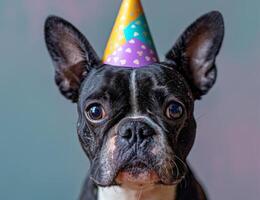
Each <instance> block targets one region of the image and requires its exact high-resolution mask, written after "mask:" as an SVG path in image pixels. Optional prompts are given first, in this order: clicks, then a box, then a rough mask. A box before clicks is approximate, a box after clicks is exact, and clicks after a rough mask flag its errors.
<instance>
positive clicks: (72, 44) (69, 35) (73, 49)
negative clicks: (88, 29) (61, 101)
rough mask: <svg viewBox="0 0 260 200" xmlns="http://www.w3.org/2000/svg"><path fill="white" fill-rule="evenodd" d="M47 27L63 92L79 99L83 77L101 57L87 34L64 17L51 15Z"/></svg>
mask: <svg viewBox="0 0 260 200" xmlns="http://www.w3.org/2000/svg"><path fill="white" fill-rule="evenodd" d="M44 28H45V29H44V33H45V42H46V45H47V48H48V51H49V53H50V56H51V58H52V60H53V63H54V66H55V82H56V84H57V86H58V87H59V90H60V92H61V93H62V94H63V96H65V97H66V98H67V99H70V100H71V101H72V102H77V101H78V96H79V89H80V86H81V83H82V81H83V80H84V78H85V77H86V75H87V73H88V72H89V71H90V70H91V68H94V67H96V66H98V65H99V64H100V59H99V58H98V56H97V54H96V52H95V51H94V49H93V48H92V47H91V45H90V43H89V42H88V40H87V39H86V38H85V37H84V35H83V34H82V33H80V32H79V31H78V30H77V29H76V28H75V27H74V26H73V25H72V24H70V23H69V22H67V21H65V20H64V19H62V18H60V17H56V16H50V17H48V18H47V20H46V22H45V27H44Z"/></svg>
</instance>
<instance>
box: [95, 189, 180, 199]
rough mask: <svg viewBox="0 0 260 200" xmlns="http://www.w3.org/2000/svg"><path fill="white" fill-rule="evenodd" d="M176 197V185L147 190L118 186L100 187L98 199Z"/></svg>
mask: <svg viewBox="0 0 260 200" xmlns="http://www.w3.org/2000/svg"><path fill="white" fill-rule="evenodd" d="M175 197H176V186H154V187H152V188H149V189H146V190H131V189H127V188H122V187H118V186H114V187H108V188H99V189H98V200H174V199H175Z"/></svg>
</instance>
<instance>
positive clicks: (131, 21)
mask: <svg viewBox="0 0 260 200" xmlns="http://www.w3.org/2000/svg"><path fill="white" fill-rule="evenodd" d="M103 62H104V63H105V64H110V65H115V66H124V67H134V68H136V67H142V66H146V65H149V64H151V63H154V62H158V56H157V53H156V50H155V47H154V44H153V40H152V37H151V34H150V30H149V27H148V24H147V21H146V18H145V16H144V13H143V8H142V5H141V2H140V0H123V2H122V5H121V7H120V11H119V14H118V17H117V19H116V22H115V25H114V28H113V30H112V33H111V36H110V39H109V41H108V44H107V47H106V50H105V52H104V57H103Z"/></svg>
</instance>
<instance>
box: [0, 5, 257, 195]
mask: <svg viewBox="0 0 260 200" xmlns="http://www.w3.org/2000/svg"><path fill="white" fill-rule="evenodd" d="M162 2H163V3H162ZM143 4H144V8H145V11H146V15H147V19H148V21H149V24H150V28H151V30H152V33H153V37H154V40H155V44H156V46H157V49H158V52H159V54H160V56H161V58H163V55H164V53H165V52H166V51H167V50H168V49H169V48H170V47H171V46H172V45H173V43H174V41H175V40H176V39H177V37H178V36H179V35H180V33H181V32H182V31H183V30H184V29H185V28H186V27H187V26H188V25H189V24H190V23H191V22H192V21H194V20H195V19H196V18H197V17H199V16H200V15H202V14H204V13H206V12H208V11H210V10H214V9H217V10H220V11H221V12H222V13H223V15H224V18H225V22H226V35H225V41H224V45H223V48H222V50H221V53H220V55H219V57H218V60H217V63H218V69H219V76H218V81H217V84H216V85H215V87H214V88H213V90H212V91H211V92H210V93H209V95H207V96H206V97H204V98H203V101H201V102H197V104H196V105H197V106H196V118H197V121H198V131H197V140H196V144H195V145H194V148H193V150H192V152H191V154H190V156H189V160H190V162H191V163H192V166H193V167H194V169H195V171H196V172H197V175H198V176H199V177H200V179H201V180H202V182H203V183H204V185H206V188H207V191H208V193H209V196H210V197H211V199H216V200H217V199H223V200H226V199H227V200H232V199H236V200H244V199H248V200H257V199H259V198H260V158H259V157H260V150H259V143H260V78H259V77H260V66H259V62H260V55H259V51H260V39H259V38H260V1H259V0H250V1H245V0H215V1H208V0H196V1H188V0H163V1H151V0H150V1H149V0H143ZM119 5H120V1H119V0H117V1H112V0H20V1H18V0H17V1H15V0H1V1H0V25H1V28H0V36H1V37H0V58H1V67H0V96H1V99H0V199H1V200H18V199H19V200H35V199H38V200H46V199H48V200H61V199H62V200H72V199H76V198H77V197H78V194H79V192H80V188H81V185H82V182H83V180H84V178H85V175H86V172H87V168H88V162H87V159H86V157H85V155H84V154H83V151H82V150H81V149H80V145H79V143H78V141H77V137H76V131H75V130H76V129H75V127H76V118H77V115H76V107H75V105H73V104H71V103H70V102H69V101H67V100H65V99H64V98H63V97H62V96H61V95H60V94H59V92H58V90H57V88H56V86H55V85H54V81H53V75H54V74H53V67H52V63H51V60H50V58H49V55H48V54H47V51H46V48H45V44H44V40H43V23H44V20H45V18H46V17H47V15H49V14H55V15H59V16H62V17H64V18H66V19H67V20H69V21H71V22H72V23H73V24H74V25H76V26H77V27H78V28H79V29H80V30H81V31H82V32H83V33H84V34H85V35H86V36H87V38H88V39H89V41H91V43H92V45H93V46H94V47H95V49H96V50H97V52H98V53H99V55H102V52H103V49H104V48H105V44H106V41H107V39H108V36H109V33H110V30H111V27H112V25H113V21H114V19H115V17H116V13H117V10H118V8H119Z"/></svg>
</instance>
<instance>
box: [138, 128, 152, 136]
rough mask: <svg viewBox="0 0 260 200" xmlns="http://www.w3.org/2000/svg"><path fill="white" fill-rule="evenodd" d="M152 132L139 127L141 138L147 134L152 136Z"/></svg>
mask: <svg viewBox="0 0 260 200" xmlns="http://www.w3.org/2000/svg"><path fill="white" fill-rule="evenodd" d="M153 134H154V132H153V131H152V130H150V129H145V130H144V129H140V130H139V135H140V136H141V137H142V138H146V137H149V136H152V135H153Z"/></svg>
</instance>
